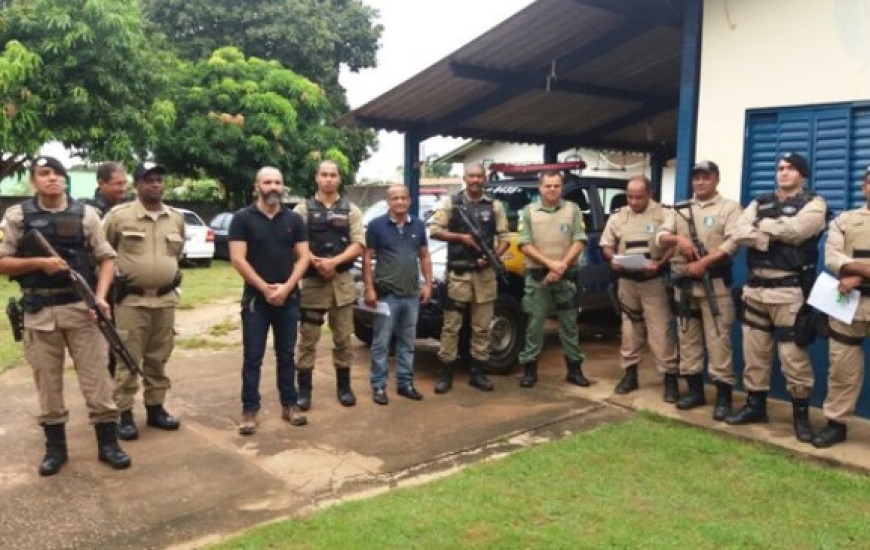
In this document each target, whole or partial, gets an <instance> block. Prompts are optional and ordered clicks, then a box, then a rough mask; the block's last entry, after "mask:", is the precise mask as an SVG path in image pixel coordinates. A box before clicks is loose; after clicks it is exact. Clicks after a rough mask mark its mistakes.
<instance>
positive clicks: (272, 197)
mask: <svg viewBox="0 0 870 550" xmlns="http://www.w3.org/2000/svg"><path fill="white" fill-rule="evenodd" d="M263 202H265V203H266V204H268V205H269V206H275V205H277V204H281V193H280V191H268V192H267V193H266V194H264V195H263Z"/></svg>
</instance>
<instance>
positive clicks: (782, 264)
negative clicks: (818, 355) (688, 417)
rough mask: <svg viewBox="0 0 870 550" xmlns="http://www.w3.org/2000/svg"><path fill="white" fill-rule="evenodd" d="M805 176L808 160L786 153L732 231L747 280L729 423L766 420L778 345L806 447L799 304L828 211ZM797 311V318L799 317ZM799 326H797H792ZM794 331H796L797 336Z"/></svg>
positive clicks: (809, 371) (806, 392)
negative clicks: (739, 371) (771, 186)
mask: <svg viewBox="0 0 870 550" xmlns="http://www.w3.org/2000/svg"><path fill="white" fill-rule="evenodd" d="M809 174H810V165H809V163H808V162H807V159H806V158H804V157H803V156H801V155H800V154H798V153H786V154H784V155H782V156H780V157H779V159H778V160H777V163H776V184H777V186H776V191H775V192H773V193H765V194H763V195H760V196H758V197H756V198H755V199H754V200H753V201H752V202H751V203H750V204H749V206H747V207H746V210H745V211H744V213H743V215H742V216H741V217H740V219H739V221H738V222H737V228H736V230H735V234H736V240H737V242H738V243H740V244H743V245H745V246H746V247H747V262H748V264H749V279H748V281H747V284H746V286H744V287H743V319H742V320H743V352H744V361H745V363H746V367H745V369H744V371H743V385H744V386H746V389H747V392H748V396H747V400H746V405H745V406H743V407H742V408H741V409H740V410H738V411H737V412H736V413H734V414H732V415H731V416H728V417H727V418H726V419H725V422H727V423H728V424H748V423H752V422H767V392H768V390H769V389H770V371H771V368H772V361H773V344H774V341H776V342H777V344H778V352H779V358H780V363H781V365H782V371H783V375H785V379H786V388H787V390H788V392H789V393H790V394H791V396H792V419H793V425H794V430H795V436H796V437H797V439H798V440H799V441H803V442H810V441H812V439H813V431H812V428H811V426H810V420H809V397H810V394H811V393H812V390H813V385H814V383H815V379H814V376H813V368H812V365H811V364H810V358H809V354H808V353H807V351H806V349H804V348H805V346H806V345H807V344H808V342H806V341H801V340H802V338H803V336H804V335H803V332H802V331H801V330H799V329H800V326H801V325H802V324H803V322H804V321H805V320H806V317H805V316H804V315H805V312H806V307H805V306H804V302H805V299H806V296H807V295H808V294H809V290H810V288H811V287H812V284H813V281H814V280H815V275H816V264H817V262H818V259H819V252H818V245H819V240H820V239H821V236H822V231H824V229H825V223H826V220H827V205H826V204H825V201H824V199H822V197H820V196H818V195H816V194H815V193H813V192H812V191H809V190H807V189H805V188H804V184H805V182H806V181H807V178H808V177H809ZM799 313H800V314H801V315H799ZM796 325H797V326H796ZM796 328H798V330H796Z"/></svg>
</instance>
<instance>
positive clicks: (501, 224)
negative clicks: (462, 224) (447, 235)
mask: <svg viewBox="0 0 870 550" xmlns="http://www.w3.org/2000/svg"><path fill="white" fill-rule="evenodd" d="M463 193H465V199H466V200H467V201H468V202H473V201H472V200H471V198H470V197H469V196H468V193H466V192H465V191H463ZM480 200H481V201H484V202H492V212H493V214H494V215H495V236H496V239H497V240H498V241H507V240H509V239H510V235H509V227H508V219H507V214H506V213H505V211H504V205H503V204H502V203H501V201H500V200H496V199H492V198H490V197H488V196H486V195H484V196H483V197H482V198H481V199H480ZM452 213H453V197H450V196H448V197H444V198H443V199H442V200H441V207H440V208H438V210H436V211H435V213H434V214H433V215H432V217H431V218H430V219H429V224H428V227H429V233H437V232H438V231H449V230H448V229H447V224H448V223H449V222H450V216H451V214H452Z"/></svg>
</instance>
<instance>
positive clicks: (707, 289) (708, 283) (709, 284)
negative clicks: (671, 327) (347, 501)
mask: <svg viewBox="0 0 870 550" xmlns="http://www.w3.org/2000/svg"><path fill="white" fill-rule="evenodd" d="M681 210H688V211H689V215H688V216H686V215H685V214H683V213H682V212H681ZM674 212H676V213H677V214H679V215H680V217H681V218H683V220H685V222H686V225H688V226H689V237H690V238H691V239H692V245H693V246H694V247H695V248H697V249H698V258H699V259H700V258H703V257H704V256H706V255H707V254H708V252H707V247H706V246H704V243H702V242H701V239H700V237H698V228H697V226H696V225H695V212H694V211H693V210H692V201H684V202H680V203H677V204H675V205H674ZM686 261H690V259H689V258H686ZM701 284H703V285H704V298H705V299H706V300H707V305H708V306H710V313H711V314H712V315H713V326H714V327H715V328H716V336H719V321H718V320H717V319H718V317H719V316H720V315H722V312H721V311H720V310H719V302H717V301H716V294H715V293H714V292H713V279H712V278H711V277H710V270H709V269H708V270H705V271H704V276H703V277H702V278H701ZM688 291H689V292H691V287H690V288H689V290H688ZM686 314H688V312H686Z"/></svg>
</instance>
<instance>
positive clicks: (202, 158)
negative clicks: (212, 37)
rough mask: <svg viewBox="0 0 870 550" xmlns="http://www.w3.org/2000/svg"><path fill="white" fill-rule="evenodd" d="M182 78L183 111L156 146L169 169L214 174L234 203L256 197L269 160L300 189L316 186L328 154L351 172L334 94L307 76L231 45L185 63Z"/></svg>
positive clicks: (179, 101) (178, 101)
mask: <svg viewBox="0 0 870 550" xmlns="http://www.w3.org/2000/svg"><path fill="white" fill-rule="evenodd" d="M177 77H178V82H177V83H176V84H175V88H174V90H175V91H174V92H173V96H174V101H175V106H176V110H177V112H178V116H177V118H176V122H175V125H174V126H173V127H171V128H169V129H167V131H166V132H165V133H164V134H163V135H162V136H161V137H160V139H159V140H158V141H157V142H156V143H157V144H156V146H155V148H154V153H155V156H156V158H157V159H158V160H159V161H160V163H161V164H163V165H165V166H166V167H167V168H168V169H169V171H170V172H171V173H173V174H179V175H185V176H190V177H201V176H202V175H206V176H208V177H211V178H214V179H216V180H217V181H219V182H220V183H221V185H222V186H223V187H224V189H225V190H226V194H227V198H228V199H229V202H230V204H231V205H232V206H234V207H239V206H241V205H243V204H246V203H248V202H250V201H251V198H252V192H253V179H254V175H255V173H256V171H257V170H258V169H259V168H261V167H263V166H274V167H276V168H278V169H279V170H281V172H282V173H283V174H284V177H285V184H286V185H287V186H288V187H290V188H291V189H293V191H294V192H296V193H300V194H308V193H310V192H311V191H312V190H313V185H314V184H313V174H314V171H315V168H316V166H317V164H318V163H319V162H320V160H322V159H325V158H330V159H333V160H335V161H337V162H338V164H339V167H340V168H341V169H342V172H343V173H344V174H345V175H347V174H348V170H349V169H350V162H349V160H348V158H347V155H345V154H344V152H343V151H344V150H346V149H345V148H346V143H345V142H344V140H343V137H342V135H341V132H340V131H339V130H338V129H337V128H335V127H332V126H329V125H328V124H326V123H325V120H326V115H327V114H328V113H330V112H331V105H330V104H329V100H328V99H327V98H326V94H325V93H324V92H323V90H322V89H321V87H320V86H318V85H317V84H315V83H313V82H311V81H310V80H308V79H307V78H305V77H303V76H300V75H298V74H296V73H295V72H293V71H291V70H289V69H286V68H284V67H282V66H281V64H280V63H278V62H277V61H265V60H262V59H257V58H245V56H244V55H243V54H242V53H241V52H240V51H239V50H238V49H236V48H233V47H226V48H221V49H218V50H217V51H215V52H214V54H213V55H212V56H211V57H210V58H209V59H206V60H202V61H198V62H195V63H184V64H182V65H181V67H179V72H178V73H177Z"/></svg>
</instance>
